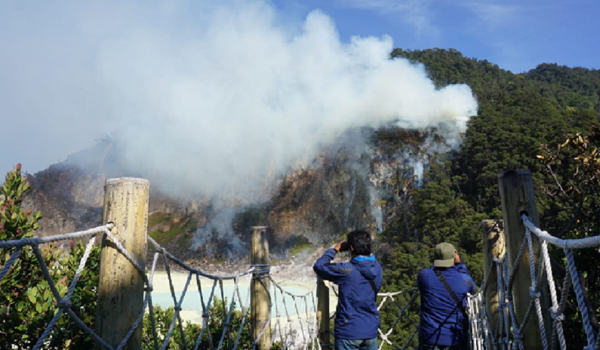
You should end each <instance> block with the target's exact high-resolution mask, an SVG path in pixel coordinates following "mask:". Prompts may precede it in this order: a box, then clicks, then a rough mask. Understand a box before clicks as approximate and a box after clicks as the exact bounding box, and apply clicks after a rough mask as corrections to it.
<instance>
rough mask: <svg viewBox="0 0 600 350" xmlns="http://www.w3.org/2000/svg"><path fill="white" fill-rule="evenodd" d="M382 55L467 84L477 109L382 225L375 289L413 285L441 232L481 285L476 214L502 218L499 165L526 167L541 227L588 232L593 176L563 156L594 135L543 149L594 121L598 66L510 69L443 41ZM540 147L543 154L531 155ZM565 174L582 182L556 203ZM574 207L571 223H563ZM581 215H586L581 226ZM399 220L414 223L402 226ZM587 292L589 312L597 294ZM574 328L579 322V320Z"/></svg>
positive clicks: (599, 91) (441, 81) (439, 81)
mask: <svg viewBox="0 0 600 350" xmlns="http://www.w3.org/2000/svg"><path fill="white" fill-rule="evenodd" d="M391 58H392V59H395V58H407V59H409V60H411V61H412V62H414V63H418V64H423V65H424V67H425V69H426V71H427V72H428V74H429V76H430V78H431V79H432V80H433V81H434V82H435V84H436V85H437V86H439V87H443V86H446V85H448V84H467V85H469V86H470V87H471V89H472V91H473V93H474V95H475V96H476V98H477V101H478V104H479V112H478V115H476V116H472V117H471V119H470V121H469V123H468V129H467V131H466V133H465V135H464V142H463V144H462V146H461V147H460V149H458V150H456V151H455V152H453V153H451V154H448V155H446V157H441V158H440V159H432V161H431V164H430V167H429V169H428V170H427V172H426V173H425V178H424V181H423V184H422V186H420V187H419V188H417V189H415V190H414V193H412V195H411V196H412V206H413V207H412V209H411V210H410V213H411V215H410V216H409V217H406V216H403V217H399V220H401V221H406V223H405V224H404V225H403V224H402V223H395V224H393V225H390V226H389V227H388V230H387V231H386V232H384V234H383V235H382V237H383V238H382V241H383V243H384V244H383V245H384V246H389V247H390V248H387V249H382V251H383V252H385V257H384V258H383V259H382V260H383V263H384V265H385V266H384V271H385V272H386V279H385V280H386V285H385V286H384V288H387V290H390V291H391V290H398V288H399V287H400V288H404V287H408V286H414V285H415V281H414V279H415V276H416V273H415V271H417V270H418V269H419V268H422V267H424V266H428V265H430V264H431V258H432V248H433V246H434V245H435V244H437V243H439V242H442V241H448V242H451V243H453V244H455V245H456V246H457V248H458V250H459V252H461V254H462V255H463V260H464V261H465V262H466V263H467V265H468V267H469V269H470V271H471V274H472V276H473V277H474V279H475V280H476V282H477V283H478V284H480V283H481V281H482V277H483V273H482V259H483V256H482V249H481V230H480V222H481V220H483V219H500V218H502V212H501V203H500V196H499V192H498V174H500V173H502V172H505V171H508V170H515V169H529V170H530V171H531V172H532V174H533V180H534V186H535V191H536V204H537V207H538V212H539V216H540V222H541V223H542V226H544V225H545V224H546V223H547V226H544V228H545V229H547V230H548V231H550V232H551V233H555V232H561V231H563V232H562V234H565V232H567V231H569V232H571V234H572V235H574V236H577V237H582V236H585V235H592V234H597V232H598V227H597V226H596V222H597V220H596V219H597V218H596V215H594V213H595V211H594V209H595V208H596V203H597V201H598V200H597V199H592V198H598V197H597V196H598V195H599V194H600V193H598V192H597V191H596V188H595V187H594V186H595V184H596V182H595V178H594V179H592V180H590V179H589V178H588V179H581V176H583V174H582V172H581V164H579V165H580V168H579V170H580V172H577V169H578V168H577V164H573V163H574V162H572V161H569V162H566V160H567V159H572V157H573V156H576V155H577V154H580V155H581V154H583V156H582V157H587V158H588V159H590V157H591V156H592V155H594V154H592V153H590V152H591V148H592V147H598V145H599V143H600V142H599V141H600V140H599V139H598V137H590V138H589V139H587V138H586V139H585V142H587V144H586V145H587V146H586V148H585V149H584V148H581V147H580V148H579V149H574V148H575V147H571V148H570V149H567V148H564V149H561V150H560V151H556V152H554V153H553V155H552V156H551V155H550V154H549V153H552V152H553V151H554V150H555V149H556V147H557V145H559V144H562V143H564V142H565V140H566V139H567V138H569V137H570V135H575V134H576V133H580V134H582V135H587V134H589V133H590V130H591V128H592V127H594V126H596V125H598V124H599V123H598V122H599V116H600V71H597V70H588V69H583V68H569V67H564V66H558V65H556V64H541V65H539V66H538V67H537V68H536V69H533V70H531V71H529V72H526V73H522V74H513V73H511V72H509V71H506V70H502V69H500V68H499V67H498V66H496V65H493V64H491V63H490V62H488V61H486V60H483V61H479V60H476V59H470V58H466V57H463V56H462V54H461V53H460V52H458V51H456V50H452V49H450V50H441V49H430V50H423V51H405V50H402V49H395V50H394V51H393V52H392V54H391ZM582 142H583V141H582ZM571 144H572V145H573V144H574V143H573V140H572V142H571ZM561 152H562V153H561ZM586 152H587V153H586ZM542 153H544V154H546V157H545V158H544V157H538V155H540V154H542ZM569 157H571V158H569ZM540 158H543V159H540ZM550 158H551V159H550ZM549 159H550V160H549ZM580 159H581V158H580ZM549 162H552V165H553V167H552V168H549V165H548V163H549ZM549 169H551V170H552V171H549ZM594 170H595V169H594ZM591 173H593V171H590V172H589V173H588V175H589V174H591ZM574 174H579V178H576V179H575V180H578V182H577V184H579V185H580V186H583V187H585V186H587V187H585V188H583V187H582V188H581V189H580V192H577V190H579V188H574V187H573V186H577V185H573V186H571V187H569V188H571V191H572V193H571V194H572V195H573V197H572V198H571V199H570V202H569V203H570V206H568V207H565V205H564V202H565V201H569V199H566V198H564V197H565V196H564V194H566V193H565V192H563V193H558V191H557V186H560V182H561V181H567V180H568V179H569V178H570V177H572V176H575V175H574ZM557 181H558V185H557ZM567 187H568V186H567ZM565 188H566V187H565ZM584 190H587V192H586V193H585V195H587V196H588V197H586V201H587V203H588V204H587V205H583V206H582V205H580V207H582V208H583V209H584V210H581V211H579V212H578V211H577V200H576V199H577V198H582V197H581V196H583V195H584V194H582V191H584ZM580 212H582V213H580ZM578 214H580V215H579V216H578V220H580V221H579V222H580V224H579V225H576V226H577V227H575V226H571V227H568V225H569V224H570V223H571V224H572V222H573V220H574V219H573V218H574V217H575V216H576V215H578ZM586 215H587V216H586ZM584 220H587V221H586V222H587V224H585V225H584V224H583V221H584ZM592 226H593V227H594V228H593V229H592V228H591V227H592ZM405 227H410V228H411V230H414V232H406V230H405V229H404V228H405ZM553 230H554V231H553ZM408 237H410V238H409V239H407V238H408ZM596 253H597V252H596ZM588 258H589V257H588ZM559 270H560V268H559ZM582 276H588V278H593V280H592V279H590V280H589V283H591V284H590V286H593V287H594V288H598V287H597V283H598V282H597V281H596V279H597V278H598V277H597V273H592V272H590V273H587V274H584V275H582ZM592 299H593V298H592ZM596 299H597V298H596ZM588 301H589V302H590V304H593V305H592V306H591V307H592V308H593V309H594V310H595V312H596V314H597V313H598V307H599V306H598V301H597V300H595V299H593V300H588ZM384 317H386V315H384ZM576 327H579V329H580V330H581V326H580V325H579V326H576ZM567 328H568V327H567ZM398 334H399V336H400V334H402V330H399V331H398ZM580 335H581V331H579V332H577V333H576V332H571V334H570V335H569V336H570V337H571V338H572V339H569V341H570V343H569V344H577V345H574V347H575V348H576V347H578V346H579V345H581V346H579V347H582V346H583V345H584V343H582V341H584V339H581V338H582V337H581V336H580ZM571 341H572V342H573V343H571Z"/></svg>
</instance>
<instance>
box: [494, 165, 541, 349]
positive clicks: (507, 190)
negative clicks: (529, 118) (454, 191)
mask: <svg viewBox="0 0 600 350" xmlns="http://www.w3.org/2000/svg"><path fill="white" fill-rule="evenodd" d="M498 182H499V185H500V197H501V199H502V213H503V217H504V232H505V238H506V251H507V253H508V262H509V265H510V266H511V268H512V266H513V265H514V264H515V259H516V257H517V255H518V254H519V249H520V248H521V244H522V242H523V240H524V239H525V226H524V225H523V221H522V219H521V216H520V214H521V212H523V211H525V212H527V214H528V215H529V217H530V218H531V220H532V222H533V223H534V224H535V225H536V226H539V218H538V213H537V209H536V207H535V194H534V190H533V180H532V178H531V172H530V171H529V170H512V171H507V172H504V173H501V174H499V175H498ZM532 242H533V251H534V259H535V262H536V263H535V265H536V266H535V271H536V272H539V266H538V265H539V255H540V253H539V240H538V238H537V237H536V236H535V235H533V234H532ZM517 263H518V268H517V271H516V272H515V278H514V282H513V288H512V290H513V303H514V307H515V313H516V317H517V322H519V323H520V322H523V319H524V316H525V314H526V312H527V308H528V307H529V303H530V301H531V294H530V290H529V287H530V286H531V273H530V270H529V253H528V249H526V250H525V252H524V253H523V255H522V256H521V259H520V260H519V261H518V262H517ZM509 270H510V269H509ZM536 277H537V276H536ZM507 278H508V277H507ZM538 290H539V291H540V292H541V297H540V303H541V307H542V311H543V315H544V326H545V328H544V329H545V332H546V340H547V341H548V344H550V343H551V342H550V338H551V336H552V320H551V318H550V312H548V309H549V308H550V305H551V304H550V296H549V292H548V283H547V282H546V279H545V278H544V279H542V282H541V285H540V286H538ZM534 315H535V312H534V314H532V315H531V317H530V319H529V322H528V323H527V325H526V326H525V329H524V331H523V345H524V347H525V349H527V350H530V349H531V350H535V349H543V343H542V338H541V331H540V327H539V321H538V320H537V317H536V316H534Z"/></svg>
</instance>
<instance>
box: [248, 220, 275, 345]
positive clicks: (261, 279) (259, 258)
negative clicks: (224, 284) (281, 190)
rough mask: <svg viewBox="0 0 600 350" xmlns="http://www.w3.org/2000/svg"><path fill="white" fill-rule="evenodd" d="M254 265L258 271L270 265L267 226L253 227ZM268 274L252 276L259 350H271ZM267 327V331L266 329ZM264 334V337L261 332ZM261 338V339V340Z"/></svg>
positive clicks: (252, 311)
mask: <svg viewBox="0 0 600 350" xmlns="http://www.w3.org/2000/svg"><path fill="white" fill-rule="evenodd" d="M251 263H252V265H254V266H255V268H256V269H257V270H263V271H265V270H266V268H267V267H268V265H269V241H268V240H267V227H266V226H253V227H252V261H251ZM267 276H268V272H255V273H253V276H252V283H251V284H252V286H251V290H252V297H251V299H252V300H251V303H252V305H251V306H250V311H251V313H252V332H253V339H255V340H256V339H257V349H259V350H269V349H271V326H270V325H269V326H267V324H268V323H269V320H270V319H271V306H270V305H271V302H270V300H269V286H270V283H269V279H268V278H267ZM265 327H266V329H265ZM263 330H264V333H263V334H262V336H261V335H260V334H261V332H263ZM259 336H260V339H259Z"/></svg>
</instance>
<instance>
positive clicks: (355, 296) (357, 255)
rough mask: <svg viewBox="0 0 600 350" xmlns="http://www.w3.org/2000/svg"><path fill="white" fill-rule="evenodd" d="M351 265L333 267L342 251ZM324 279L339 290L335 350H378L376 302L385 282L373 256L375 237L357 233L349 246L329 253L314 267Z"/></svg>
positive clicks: (349, 242) (350, 240) (349, 238)
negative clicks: (349, 256)
mask: <svg viewBox="0 0 600 350" xmlns="http://www.w3.org/2000/svg"><path fill="white" fill-rule="evenodd" d="M345 250H350V255H351V259H350V262H343V263H337V264H332V263H331V260H333V258H334V257H335V255H336V254H337V253H338V252H340V251H345ZM313 269H314V270H315V273H316V274H317V276H319V277H320V278H322V279H324V280H327V281H331V282H333V283H335V284H337V285H338V286H339V295H338V305H337V310H336V316H335V329H334V335H335V350H350V349H357V350H358V349H360V350H376V349H377V331H378V329H379V311H377V304H376V303H375V298H376V297H377V293H378V292H379V289H381V283H382V280H383V276H382V269H381V265H379V263H378V262H377V260H376V259H375V256H373V255H372V254H371V234H370V233H368V232H366V231H360V230H357V231H353V232H350V233H349V234H348V241H347V242H340V243H338V244H337V245H336V246H335V247H333V248H332V249H328V250H327V251H326V252H325V253H324V254H323V256H322V257H320V258H319V259H318V260H317V261H316V262H315V265H314V267H313Z"/></svg>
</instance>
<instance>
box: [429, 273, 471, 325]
mask: <svg viewBox="0 0 600 350" xmlns="http://www.w3.org/2000/svg"><path fill="white" fill-rule="evenodd" d="M435 274H436V275H437V276H438V278H439V279H440V281H442V284H443V285H444V287H446V290H447V291H448V293H450V296H451V297H452V299H454V302H456V305H458V308H459V309H460V311H462V313H463V314H465V315H466V312H465V308H464V307H463V305H462V303H461V302H460V301H459V300H458V297H457V296H456V294H455V293H454V291H453V290H452V288H450V286H449V285H448V282H446V277H444V275H442V273H441V272H440V270H435Z"/></svg>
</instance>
